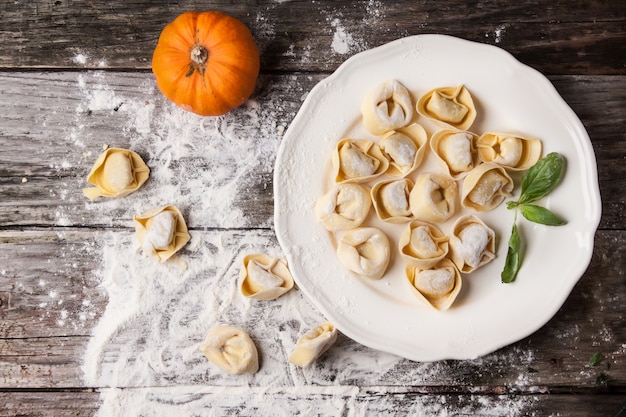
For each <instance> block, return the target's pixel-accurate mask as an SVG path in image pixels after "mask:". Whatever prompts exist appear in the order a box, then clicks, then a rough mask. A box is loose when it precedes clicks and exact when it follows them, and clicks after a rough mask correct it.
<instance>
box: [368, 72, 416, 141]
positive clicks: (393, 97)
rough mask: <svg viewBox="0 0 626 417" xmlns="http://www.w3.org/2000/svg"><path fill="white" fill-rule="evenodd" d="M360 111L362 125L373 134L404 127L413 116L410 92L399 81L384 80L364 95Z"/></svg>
mask: <svg viewBox="0 0 626 417" xmlns="http://www.w3.org/2000/svg"><path fill="white" fill-rule="evenodd" d="M361 113H362V115H363V125H364V126H365V128H366V129H367V130H368V131H369V132H370V133H372V134H374V135H382V134H383V133H385V132H389V131H390V130H396V129H398V128H401V127H404V126H406V125H408V124H409V123H410V122H411V119H412V118H413V101H412V100H411V94H410V93H409V90H407V88H406V87H405V86H404V85H402V84H401V83H400V82H398V81H396V80H390V81H386V82H384V83H382V84H379V85H378V86H376V87H375V88H374V89H372V90H371V91H370V92H369V93H368V94H367V95H366V96H365V99H364V100H363V102H362V105H361Z"/></svg>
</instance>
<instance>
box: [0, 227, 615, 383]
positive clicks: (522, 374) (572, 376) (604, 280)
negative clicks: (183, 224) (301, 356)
mask: <svg viewBox="0 0 626 417" xmlns="http://www.w3.org/2000/svg"><path fill="white" fill-rule="evenodd" d="M101 233H102V232H99V231H94V232H89V231H84V230H78V231H67V232H62V233H55V232H49V231H29V232H7V231H5V232H2V233H0V249H1V250H0V272H1V274H0V299H1V300H2V304H1V305H0V389H2V388H12V387H20V388H38V387H45V388H55V387H56V388H72V387H79V386H82V384H83V371H82V370H81V369H80V366H81V364H82V361H83V359H84V355H85V352H86V349H87V344H88V343H89V340H90V337H89V335H90V334H91V332H92V331H93V329H94V326H95V325H96V324H97V322H98V320H99V319H100V317H101V315H102V313H103V312H104V309H105V308H106V307H107V304H108V299H107V294H103V293H102V291H103V289H102V287H99V286H98V284H99V283H100V280H101V279H102V278H103V277H102V272H101V271H102V270H103V268H104V266H102V265H101V264H100V263H101V261H102V257H103V256H102V254H101V249H102V248H101V247H100V246H99V245H98V244H95V243H92V242H94V241H97V240H98V236H99V235H100V234H101ZM119 233H122V234H126V235H127V234H128V233H129V232H128V233H127V232H124V231H122V232H119ZM200 235H201V236H200ZM195 236H196V237H197V238H198V239H197V240H198V241H200V242H206V243H202V244H200V246H199V247H198V248H195V249H194V250H190V251H184V253H183V255H184V256H189V257H190V259H193V258H194V256H196V255H194V251H196V252H198V253H199V254H201V253H203V250H204V249H202V248H203V247H204V245H206V246H207V249H210V250H215V248H212V249H211V245H210V243H209V242H212V241H224V242H225V243H224V245H225V248H224V249H221V250H223V251H225V252H228V253H232V255H229V256H232V257H234V258H236V257H241V256H243V254H245V253H248V252H250V251H258V250H260V249H261V248H260V247H259V246H257V245H259V244H262V245H264V250H269V251H278V252H279V248H278V246H277V243H276V242H275V239H274V238H273V233H272V232H271V231H248V232H245V231H232V232H222V231H214V232H196V235H195ZM625 239H626V236H625V235H624V232H623V231H600V232H598V235H597V240H596V248H595V252H594V256H593V259H592V262H591V265H590V266H589V269H588V271H587V272H586V273H585V275H584V276H583V277H582V279H581V280H580V282H579V283H578V285H577V286H576V287H575V288H574V290H573V292H572V293H571V295H570V296H569V298H568V299H567V301H566V302H565V304H564V306H563V307H562V308H561V310H560V311H559V312H558V313H557V315H556V316H555V317H554V318H553V319H552V320H551V321H549V322H548V324H547V325H546V326H544V327H543V328H542V329H540V330H539V331H537V332H536V333H535V334H533V335H531V336H529V337H528V338H526V339H524V340H521V341H519V342H517V343H515V344H513V345H511V346H508V347H506V348H503V349H501V350H499V351H497V352H494V353H493V354H490V355H487V356H485V357H483V358H479V359H477V360H470V361H444V362H436V363H432V364H420V363H413V362H410V361H406V360H401V359H399V358H395V357H391V356H390V355H386V354H378V353H376V352H373V351H371V350H370V349H367V348H364V347H363V346H360V345H359V344H357V343H355V342H353V341H352V340H350V339H348V338H345V337H342V338H341V339H340V341H339V343H338V344H337V347H336V348H335V349H334V350H331V351H330V352H329V353H328V354H327V356H326V357H325V359H324V361H323V363H322V364H320V366H318V367H316V369H315V372H314V373H312V374H306V375H304V376H299V378H303V377H304V378H305V380H306V381H308V383H314V384H325V383H328V381H334V382H335V383H337V384H343V385H363V384H365V385H389V386H402V385H408V386H411V385H414V386H422V387H424V389H425V390H427V391H428V390H432V391H434V392H441V391H442V390H443V391H445V390H452V389H454V390H459V392H462V391H463V390H464V389H465V388H464V387H469V386H471V387H474V388H473V389H474V390H476V391H474V392H478V391H483V392H484V393H490V394H493V393H498V392H499V393H504V392H506V393H516V392H533V391H534V392H537V391H552V390H556V391H557V392H567V391H571V390H596V391H599V392H613V391H618V392H623V391H624V387H626V368H624V367H623V366H621V364H622V363H623V362H624V360H626V350H625V349H624V341H626V328H624V326H623V325H622V324H623V314H624V312H623V309H622V306H623V305H624V302H626V280H624V275H623V274H624V271H625V270H626V257H625V256H626V255H625V254H624V253H623V251H621V250H615V248H623V247H624V246H625V245H626V242H625ZM255 242H256V243H255ZM250 245H252V246H250ZM128 249H131V248H130V247H129V248H128ZM123 250H124V248H121V249H120V251H123ZM130 255H132V254H130ZM132 256H134V255H132ZM138 256H140V255H138ZM198 256H199V255H198ZM216 256H217V255H216ZM222 256H223V255H222ZM99 271H100V272H99ZM237 274H238V266H237V263H236V262H235V263H234V264H232V265H230V266H228V267H227V268H226V269H225V270H216V271H215V272H211V276H212V275H216V276H217V275H220V276H225V277H226V278H227V279H228V277H231V279H233V280H236V277H237ZM211 276H209V277H208V278H207V279H212V278H211ZM183 295H184V293H183ZM294 297H295V298H294ZM300 297H301V294H299V291H297V290H295V291H294V293H293V294H292V295H291V298H289V299H288V300H289V301H285V302H288V303H290V304H289V305H290V306H291V307H290V308H296V307H293V306H294V305H300V304H299V303H304V304H303V305H302V306H300V307H297V308H296V310H300V309H303V308H308V307H307V306H308V304H306V303H305V302H304V301H303V300H301V299H300ZM181 302H189V299H188V298H185V297H183V298H181ZM294 303H295V304H294ZM161 313H162V314H163V318H162V319H159V320H164V321H165V322H167V321H168V320H169V318H168V317H170V315H171V314H172V312H166V311H163V312H161ZM267 314H269V316H267V317H266V318H264V319H263V317H265V315H267ZM271 314H272V313H271V309H270V310H267V311H266V310H265V309H264V308H263V306H262V305H255V306H251V307H250V310H248V312H247V313H246V316H247V317H257V316H258V317H260V318H261V322H259V323H260V324H259V326H262V328H265V327H264V326H267V327H268V333H267V335H266V334H265V333H264V332H263V331H261V330H262V329H261V330H259V333H258V337H259V338H260V339H261V340H260V342H261V345H262V346H264V347H265V350H266V352H267V353H266V355H267V356H266V359H265V361H266V363H267V365H266V366H269V367H270V368H265V369H264V372H274V371H272V369H271V368H272V367H273V366H280V364H281V363H283V362H284V358H283V359H281V357H280V354H277V355H278V356H279V357H274V356H275V355H274V354H273V353H270V352H273V351H276V352H282V351H284V350H288V346H285V345H283V342H284V340H283V339H285V340H289V339H290V337H287V336H283V338H282V339H281V340H283V341H282V342H279V341H277V340H274V336H273V335H274V334H275V331H273V330H270V329H275V328H276V327H280V326H283V327H284V329H283V330H282V333H283V334H287V333H288V332H293V333H294V335H293V337H296V333H297V328H295V327H293V326H292V325H287V324H285V323H282V324H281V323H278V322H276V319H274V318H272V316H271ZM150 317H151V316H150V315H147V316H145V317H143V318H141V317H139V318H137V319H136V320H133V321H130V322H129V323H127V324H126V325H125V327H124V328H123V329H121V330H120V333H119V334H117V335H113V336H112V337H111V339H110V340H109V341H108V345H107V346H105V347H104V350H103V358H102V362H101V363H100V366H101V367H102V368H103V369H104V370H105V371H106V370H112V369H114V368H115V367H116V366H117V365H116V364H117V362H118V361H119V360H120V352H121V351H122V350H123V346H128V345H129V344H131V343H134V344H136V349H137V352H138V354H139V353H140V352H141V351H142V350H143V349H144V348H145V346H143V345H142V343H145V340H144V341H143V342H142V340H143V339H142V338H143V336H142V335H143V334H144V333H145V329H144V327H145V326H148V325H149V324H150V320H151V319H150ZM294 319H295V318H294ZM238 320H239V319H238ZM263 321H266V322H267V323H263ZM197 337H200V336H197ZM268 350H269V352H268ZM595 353H600V354H601V355H602V361H601V362H600V363H599V364H598V365H596V366H590V365H589V360H590V359H591V357H592V356H593V355H594V354H595ZM351 357H353V358H357V359H358V358H360V359H359V360H358V361H357V362H355V363H353V364H352V365H351V366H345V365H346V361H347V360H349V358H351ZM125 360H127V358H126V359H125ZM350 360H351V359H350ZM199 372H200V373H199V374H197V373H196V372H189V374H180V375H179V374H170V373H169V372H164V373H163V374H159V373H158V372H157V373H156V374H155V376H154V378H155V381H156V382H155V383H157V384H158V385H163V384H171V383H174V382H175V383H178V384H181V385H188V384H197V383H200V381H203V380H204V378H205V377H204V376H203V374H202V371H201V369H200V371H199ZM285 372H286V373H285V375H288V372H287V371H285ZM285 375H282V374H281V375H280V376H277V379H281V378H286V376H285ZM212 381H213V382H215V380H214V379H213V380H212ZM261 381H262V380H261ZM283 383H286V384H287V382H286V380H283ZM438 390H439V391H438Z"/></svg>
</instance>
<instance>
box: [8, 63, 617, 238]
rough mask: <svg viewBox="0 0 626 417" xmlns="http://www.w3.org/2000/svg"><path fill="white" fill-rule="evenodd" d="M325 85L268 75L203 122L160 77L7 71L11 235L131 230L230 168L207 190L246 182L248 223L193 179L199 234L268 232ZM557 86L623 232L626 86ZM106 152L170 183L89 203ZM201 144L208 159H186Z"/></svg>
mask: <svg viewBox="0 0 626 417" xmlns="http://www.w3.org/2000/svg"><path fill="white" fill-rule="evenodd" d="M323 77H324V75H322V74H318V75H316V76H310V75H284V76H283V75H272V76H264V77H261V79H260V81H259V85H258V88H257V91H256V93H255V95H254V96H253V100H252V101H251V102H250V103H249V104H248V105H247V106H244V107H243V108H241V109H238V110H236V111H234V112H232V113H230V114H228V115H226V116H224V117H222V118H206V119H202V118H199V117H196V116H193V115H180V114H179V113H176V112H177V111H178V112H180V110H177V109H175V108H174V107H173V105H172V104H170V103H168V102H166V101H165V100H164V99H163V98H162V97H161V96H160V94H159V93H158V92H157V91H155V87H154V82H153V79H152V75H150V74H141V73H102V72H86V73H68V72H61V73H28V74H22V73H1V74H0V95H1V97H2V100H0V125H2V126H3V129H2V131H1V132H0V140H1V141H2V146H3V152H2V153H0V194H1V195H2V196H3V197H4V198H3V199H2V201H0V226H3V227H31V226H36V225H41V226H45V225H50V226H56V225H58V226H80V225H83V226H107V227H108V226H124V227H127V226H129V225H130V223H129V219H130V218H131V217H132V215H133V214H136V213H138V212H141V211H144V210H145V209H147V207H148V206H149V205H150V204H159V202H158V201H156V197H157V196H155V191H157V190H161V188H160V187H163V186H167V185H173V184H177V182H178V181H179V179H180V178H184V179H186V180H187V179H191V178H194V177H195V176H197V173H198V172H200V173H202V172H203V171H206V170H210V169H214V168H211V167H212V166H213V165H214V164H216V163H218V164H220V165H224V161H226V160H229V161H230V162H229V165H228V170H227V171H225V172H224V174H223V175H224V177H223V178H220V179H219V180H217V179H216V180H215V181H214V182H211V181H205V182H204V184H203V186H204V188H205V190H206V192H207V193H209V194H210V193H212V192H214V191H215V192H218V191H219V190H220V189H222V188H224V187H227V186H228V184H229V183H232V182H234V181H235V180H236V179H238V178H245V180H241V181H238V183H239V187H240V190H239V192H237V193H231V195H232V194H235V195H237V196H238V197H237V200H236V201H233V202H232V204H231V205H230V206H229V207H230V208H231V209H233V210H237V209H238V207H239V209H241V208H242V207H244V208H245V210H246V212H245V216H244V218H243V219H241V218H240V219H234V217H233V216H232V215H229V207H221V208H219V210H218V208H215V207H213V208H212V210H213V211H217V212H218V214H219V215H213V214H212V213H210V211H209V210H207V208H206V206H203V205H202V204H191V202H190V201H191V200H193V199H191V200H190V199H189V198H188V195H189V194H190V193H191V194H193V191H192V188H191V186H190V185H188V184H186V183H184V182H183V183H182V184H181V186H182V188H183V190H182V191H181V198H179V200H180V201H181V203H182V204H184V205H187V206H190V207H192V208H191V209H190V210H191V213H190V215H191V219H190V226H191V227H269V226H270V225H271V224H272V216H273V199H272V172H273V163H274V158H275V151H276V149H277V148H278V146H279V143H280V140H281V134H282V132H284V130H285V129H286V128H287V126H288V125H289V123H290V122H291V120H292V119H293V117H294V116H295V114H296V113H297V111H298V109H299V107H300V105H301V103H302V100H303V98H304V96H305V95H306V93H307V92H308V91H310V89H311V88H312V87H313V86H314V85H315V84H316V83H317V82H318V81H320V80H321V79H322V78H323ZM552 81H553V83H554V85H555V86H556V88H557V89H558V91H559V92H560V93H561V95H562V96H563V98H564V99H565V100H566V101H567V102H568V103H569V104H570V106H571V107H572V108H573V110H574V111H575V112H576V113H577V114H578V115H579V117H580V118H581V120H582V122H583V124H584V125H585V127H586V128H587V130H588V133H589V135H590V137H591V140H592V143H593V146H594V149H595V151H596V157H597V161H598V171H599V179H600V181H601V193H602V198H603V217H602V223H601V225H600V227H601V228H606V229H611V228H617V229H623V228H624V227H625V225H626V220H625V219H624V213H625V212H626V211H625V210H624V208H625V206H626V202H625V200H624V193H623V192H621V190H623V189H625V188H626V183H625V181H626V168H624V164H623V160H624V158H625V157H626V133H625V132H624V129H623V126H624V124H625V123H626V119H625V117H626V116H625V114H624V112H623V108H624V106H625V105H626V77H623V76H606V77H605V76H599V77H587V76H585V77H582V76H572V77H570V76H559V77H553V78H552ZM120 104H121V106H120ZM115 109H117V111H116V110H115ZM173 115H176V118H174V116H173ZM162 120H165V122H162ZM184 123H187V124H188V126H184V125H183V124H184ZM177 129H179V130H177ZM183 129H187V131H186V132H187V133H189V132H191V133H189V134H190V135H191V137H192V138H193V141H195V143H193V142H189V143H185V144H183V145H180V146H181V148H180V149H179V151H178V154H179V155H181V156H180V157H179V158H178V159H176V157H175V156H174V160H173V161H170V160H169V159H167V158H165V157H164V155H167V153H168V152H169V153H170V154H171V153H172V151H171V150H168V149H167V146H166V144H167V143H168V141H172V143H175V141H176V140H179V138H180V136H184V134H185V131H184V130H183ZM177 135H178V136H177ZM251 143H253V145H251ZM103 144H110V145H111V146H119V147H129V146H131V145H132V147H133V149H134V150H136V151H138V152H139V153H140V154H141V155H142V156H143V157H144V158H145V159H146V162H147V163H148V165H150V166H152V168H153V170H154V175H153V178H157V179H159V180H163V181H164V183H158V182H155V181H151V182H148V184H147V185H146V187H145V188H144V189H142V190H140V191H139V192H138V193H135V194H132V195H131V196H129V197H127V198H126V199H125V204H124V206H123V207H119V206H120V205H119V204H117V205H116V204H113V203H106V202H96V203H89V202H88V200H87V199H86V198H85V197H84V196H83V195H82V192H81V189H82V188H83V187H84V186H86V183H85V177H86V175H87V173H88V172H89V169H90V168H91V164H92V163H93V161H94V160H95V158H96V155H97V154H98V153H99V152H101V150H102V146H103ZM225 144H229V147H226V148H223V153H220V154H217V153H215V151H213V150H214V149H222V148H221V147H222V146H224V145H225ZM230 144H232V146H231V145H230ZM191 145H193V146H195V147H196V148H197V149H198V150H199V151H197V152H195V153H194V152H192V151H188V152H183V151H184V150H185V149H189V146H191ZM243 145H246V146H247V147H245V148H242V147H243ZM203 146H204V147H203ZM242 149H243V152H242ZM200 150H201V151H202V152H200ZM174 155H176V154H175V153H174ZM166 164H167V170H165V165H166ZM160 169H162V170H163V171H164V172H161V171H159V170H160ZM23 180H27V182H23ZM159 194H162V193H161V192H160V191H159ZM151 198H152V200H151ZM153 200H154V201H153ZM206 201H208V199H206ZM215 202H216V203H217V202H218V201H217V200H216V201H215ZM222 203H224V204H226V202H224V201H222ZM220 210H222V211H220ZM103 211H104V213H102V212H103ZM238 220H239V221H238Z"/></svg>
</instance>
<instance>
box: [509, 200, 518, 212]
mask: <svg viewBox="0 0 626 417" xmlns="http://www.w3.org/2000/svg"><path fill="white" fill-rule="evenodd" d="M517 206H519V204H518V203H517V201H507V202H506V208H507V209H508V210H513V209H515V208H517Z"/></svg>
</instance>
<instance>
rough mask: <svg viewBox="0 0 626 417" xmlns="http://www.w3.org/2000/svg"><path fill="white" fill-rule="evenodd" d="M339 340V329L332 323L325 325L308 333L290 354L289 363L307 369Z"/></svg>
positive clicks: (299, 340)
mask: <svg viewBox="0 0 626 417" xmlns="http://www.w3.org/2000/svg"><path fill="white" fill-rule="evenodd" d="M336 340H337V329H336V328H335V326H334V325H333V324H332V323H328V322H326V323H323V324H321V325H319V326H317V327H315V328H313V329H311V330H309V331H308V332H306V333H305V334H304V335H302V337H300V339H298V341H297V342H296V347H295V348H294V349H293V350H292V351H291V353H290V354H289V362H291V363H293V364H294V365H297V366H300V367H303V368H306V367H308V366H310V365H311V364H312V363H313V362H314V361H315V360H316V359H317V358H319V357H320V356H321V355H322V354H323V353H324V352H326V351H327V350H328V349H329V348H330V347H331V346H332V345H333V344H334V343H335V341H336Z"/></svg>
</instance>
